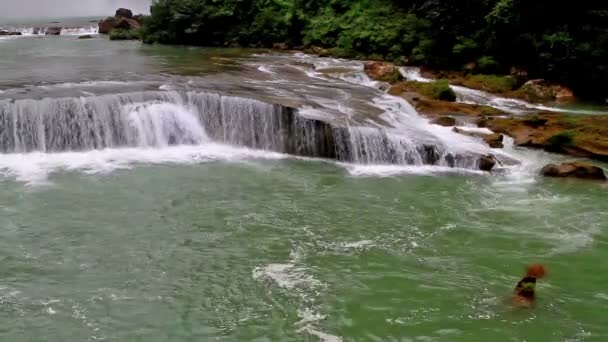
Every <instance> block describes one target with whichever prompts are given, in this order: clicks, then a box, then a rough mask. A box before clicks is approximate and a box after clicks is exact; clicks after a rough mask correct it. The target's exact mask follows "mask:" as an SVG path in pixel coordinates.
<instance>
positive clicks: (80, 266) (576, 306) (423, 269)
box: [0, 26, 608, 342]
mask: <svg viewBox="0 0 608 342" xmlns="http://www.w3.org/2000/svg"><path fill="white" fill-rule="evenodd" d="M13 27H16V26H13ZM24 28H25V29H26V28H27V27H24ZM83 30H86V26H83ZM74 32H79V31H74ZM68 33H69V32H68ZM0 75H2V77H1V79H0V122H1V123H2V126H0V127H1V129H0V149H1V150H2V154H0V175H1V179H2V181H1V182H0V189H1V190H0V212H1V213H2V215H0V246H1V251H2V254H1V256H2V262H1V263H0V273H1V275H2V276H1V277H0V339H2V340H6V341H16V342H17V341H39V340H45V341H97V340H103V341H207V340H219V341H319V340H320V341H487V340H496V341H602V340H606V339H607V338H608V318H606V316H604V312H605V308H606V306H607V305H608V290H607V287H606V277H605V274H606V271H608V266H606V265H605V264H604V261H605V260H606V259H607V258H608V231H607V229H608V224H607V222H608V201H606V199H607V197H606V194H607V191H608V187H607V186H606V184H603V183H594V182H580V181H568V180H548V179H542V178H540V177H539V176H537V174H538V170H539V169H540V168H541V167H542V166H543V165H544V164H545V163H547V162H551V161H559V160H563V159H564V157H560V156H556V155H551V154H547V153H544V152H538V151H531V150H527V149H522V148H515V147H513V146H512V144H511V142H510V141H507V144H506V146H505V149H504V150H491V149H489V148H488V147H487V146H485V145H483V144H482V143H481V142H480V141H478V140H476V139H474V138H471V137H465V136H460V135H457V134H455V133H453V132H451V130H450V129H449V128H444V127H439V126H434V125H430V124H429V123H428V121H427V120H426V119H424V118H422V117H420V116H419V115H418V114H417V113H416V112H415V110H414V109H413V107H411V106H410V105H409V104H407V103H406V102H405V101H403V100H401V99H397V98H393V97H390V96H388V95H386V94H384V93H383V92H382V91H381V90H380V89H382V88H383V86H382V85H381V84H377V83H375V82H372V81H370V80H369V79H367V78H366V76H365V75H364V74H363V73H362V64H360V63H358V62H352V61H343V60H333V59H324V58H317V57H312V56H306V55H303V54H287V53H285V54H282V53H273V52H268V51H255V50H234V49H233V50H230V49H203V48H187V47H167V46H145V45H141V44H140V43H137V42H110V41H108V40H107V39H106V38H104V37H97V36H96V37H94V38H93V39H78V33H74V34H65V35H60V36H54V37H49V36H36V35H32V36H22V37H10V38H0ZM286 118H289V119H286ZM286 120H289V122H287V121H286ZM469 129H472V128H470V127H469ZM429 146H431V147H432V148H429ZM489 153H491V154H493V155H494V156H495V158H496V159H497V160H498V161H499V164H498V165H497V166H496V167H495V171H493V172H492V173H487V172H482V171H479V170H478V167H477V166H478V157H479V156H480V155H486V154H489ZM531 262H542V263H544V264H546V265H547V267H548V269H549V277H548V278H547V279H545V280H542V281H540V282H539V284H538V286H537V287H538V291H539V299H538V302H537V304H536V307H534V308H533V309H522V308H515V307H513V306H511V305H510V303H509V296H510V294H511V291H512V289H513V287H514V285H515V283H516V282H517V281H518V280H519V278H520V277H521V275H522V272H523V268H524V266H525V265H526V264H527V263H531Z"/></svg>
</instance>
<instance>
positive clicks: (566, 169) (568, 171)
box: [541, 162, 606, 180]
mask: <svg viewBox="0 0 608 342" xmlns="http://www.w3.org/2000/svg"><path fill="white" fill-rule="evenodd" d="M541 174H542V175H543V176H545V177H558V178H581V179H592V180H606V174H605V173H604V170H602V168H600V167H597V166H595V165H591V164H588V163H584V162H571V163H562V164H559V165H558V164H549V165H546V166H545V167H543V169H542V170H541Z"/></svg>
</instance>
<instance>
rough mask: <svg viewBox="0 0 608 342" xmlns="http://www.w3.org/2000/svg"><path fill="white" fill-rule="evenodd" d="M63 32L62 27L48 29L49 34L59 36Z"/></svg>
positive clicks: (47, 33)
mask: <svg viewBox="0 0 608 342" xmlns="http://www.w3.org/2000/svg"><path fill="white" fill-rule="evenodd" d="M60 34H61V27H49V28H48V29H47V30H46V35H47V36H58V35H60Z"/></svg>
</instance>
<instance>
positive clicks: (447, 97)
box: [405, 79, 456, 102]
mask: <svg viewBox="0 0 608 342" xmlns="http://www.w3.org/2000/svg"><path fill="white" fill-rule="evenodd" d="M405 84H406V85H407V87H408V88H410V89H413V90H415V91H416V92H417V93H420V94H422V95H424V96H426V97H429V98H431V99H434V100H442V101H449V102H454V101H456V93H454V91H453V90H452V88H450V84H449V83H448V80H446V79H441V80H437V81H435V82H429V83H423V82H416V81H408V82H406V83H405Z"/></svg>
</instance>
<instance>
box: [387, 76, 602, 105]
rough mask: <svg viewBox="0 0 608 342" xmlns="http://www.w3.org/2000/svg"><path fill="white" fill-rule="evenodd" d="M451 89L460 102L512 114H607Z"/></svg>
mask: <svg viewBox="0 0 608 342" xmlns="http://www.w3.org/2000/svg"><path fill="white" fill-rule="evenodd" d="M399 72H400V73H401V75H402V76H403V77H404V78H405V79H406V80H409V81H416V82H422V83H428V82H432V81H433V79H430V78H427V77H424V76H422V74H421V72H420V68H416V67H401V68H399ZM450 88H452V90H454V92H455V93H456V96H457V98H456V100H457V101H458V102H462V103H468V104H478V105H484V106H490V107H494V108H497V109H500V110H502V111H504V112H507V113H512V114H525V113H530V112H535V111H548V112H555V113H571V114H583V115H597V114H606V113H605V112H602V111H596V110H580V109H565V108H559V107H555V106H547V105H543V104H537V103H530V102H527V101H523V100H519V99H514V98H507V97H501V96H496V95H493V94H490V93H487V92H485V91H481V90H477V89H471V88H467V87H463V86H457V85H450Z"/></svg>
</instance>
